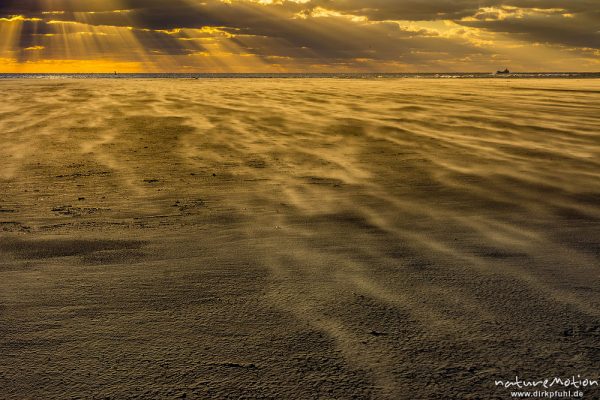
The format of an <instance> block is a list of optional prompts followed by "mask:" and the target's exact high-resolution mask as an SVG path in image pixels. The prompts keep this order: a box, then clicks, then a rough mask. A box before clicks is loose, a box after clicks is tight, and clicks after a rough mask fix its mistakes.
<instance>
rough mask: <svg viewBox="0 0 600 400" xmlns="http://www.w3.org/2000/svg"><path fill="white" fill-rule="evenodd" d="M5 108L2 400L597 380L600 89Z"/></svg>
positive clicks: (274, 84)
mask: <svg viewBox="0 0 600 400" xmlns="http://www.w3.org/2000/svg"><path fill="white" fill-rule="evenodd" d="M0 91H1V92H2V96H3V100H2V102H1V103H0V140H1V143H2V145H1V146H0V160H2V164H1V166H2V168H1V169H0V256H1V258H0V388H1V389H0V390H1V393H0V397H2V398H20V399H23V398H39V399H50V398H75V397H78V396H79V397H83V398H105V397H108V398H115V399H123V398H131V397H135V396H139V397H140V398H174V397H177V396H183V395H184V394H185V396H186V397H187V398H198V399H208V398H216V399H222V398H235V399H238V398H254V397H257V398H273V399H292V398H298V399H300V398H306V399H315V398H331V399H349V398H356V399H363V398H382V399H385V398H389V399H421V398H422V399H454V398H461V399H463V398H492V397H493V396H494V395H495V396H505V395H506V394H507V391H506V390H504V389H499V388H496V387H494V380H495V379H512V378H514V376H515V375H519V376H523V377H530V378H543V377H547V376H549V375H553V376H554V375H557V376H559V375H568V376H571V375H573V374H574V375H575V376H577V374H580V375H581V376H586V375H587V376H592V377H595V376H596V375H597V372H598V370H597V367H598V359H599V357H600V353H599V350H598V349H599V348H600V319H599V318H600V295H599V294H600V279H599V278H600V270H599V257H600V254H599V252H600V245H599V239H600V224H599V218H600V117H599V114H598V110H600V81H597V80H460V81H453V80H417V79H415V80H408V79H407V80H364V81H361V80H334V79H281V80H280V79H266V80H251V79H249V80H244V79H229V80H226V79H225V80H218V79H214V80H56V81H52V80H39V81H37V80H36V81H34V80H12V81H9V80H7V81H2V82H0ZM594 374H595V375H594ZM590 390H592V389H590ZM599 390H600V389H597V388H596V389H595V392H594V393H596V394H598V393H600V392H599ZM590 393H592V392H590ZM591 395H592V394H591ZM592 396H593V395H592Z"/></svg>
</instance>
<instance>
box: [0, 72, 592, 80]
mask: <svg viewBox="0 0 600 400" xmlns="http://www.w3.org/2000/svg"><path fill="white" fill-rule="evenodd" d="M223 78H232V79H252V78H255V79H282V78H288V79H305V78H331V79H399V78H412V79H488V78H489V79H506V78H511V79H598V78H600V72H517V73H506V74H505V73H503V74H497V73H489V72H488V73H484V72H477V73H472V72H457V73H455V72H440V73H130V74H120V73H111V74H82V73H78V74H64V73H62V74H0V79H223Z"/></svg>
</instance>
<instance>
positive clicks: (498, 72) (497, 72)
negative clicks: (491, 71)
mask: <svg viewBox="0 0 600 400" xmlns="http://www.w3.org/2000/svg"><path fill="white" fill-rule="evenodd" d="M496 74H510V71H509V70H508V68H506V69H505V70H504V71H496Z"/></svg>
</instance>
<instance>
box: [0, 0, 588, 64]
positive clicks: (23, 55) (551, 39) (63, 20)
mask: <svg viewBox="0 0 600 400" xmlns="http://www.w3.org/2000/svg"><path fill="white" fill-rule="evenodd" d="M504 68H510V69H511V70H514V71H600V0H431V1H427V0H0V72H8V73H10V72H67V73H69V72H82V73H86V72H112V71H119V72H122V73H126V72H184V73H185V72H240V73H245V72H471V71H473V72H474V71H478V72H479V71H480V72H488V71H495V70H497V69H504Z"/></svg>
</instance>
